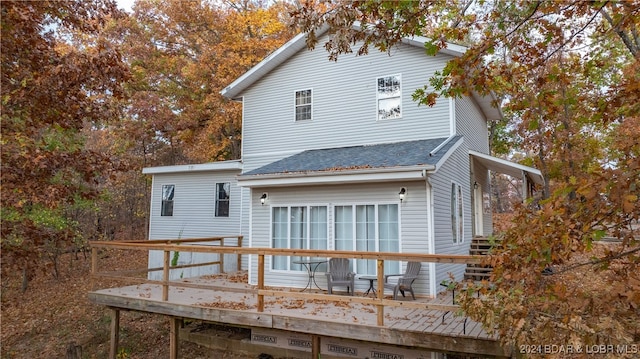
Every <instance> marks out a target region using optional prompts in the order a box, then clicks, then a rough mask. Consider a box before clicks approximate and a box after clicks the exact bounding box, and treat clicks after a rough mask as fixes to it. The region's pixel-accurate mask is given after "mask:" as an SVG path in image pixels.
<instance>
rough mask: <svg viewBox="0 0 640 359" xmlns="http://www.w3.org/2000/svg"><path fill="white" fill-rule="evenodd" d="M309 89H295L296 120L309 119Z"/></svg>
mask: <svg viewBox="0 0 640 359" xmlns="http://www.w3.org/2000/svg"><path fill="white" fill-rule="evenodd" d="M311 99H312V98H311V90H301V91H296V121H304V120H310V119H311Z"/></svg>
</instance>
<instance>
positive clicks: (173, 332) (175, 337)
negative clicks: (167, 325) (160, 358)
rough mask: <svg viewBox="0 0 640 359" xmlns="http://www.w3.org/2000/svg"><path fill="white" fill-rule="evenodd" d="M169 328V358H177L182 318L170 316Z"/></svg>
mask: <svg viewBox="0 0 640 359" xmlns="http://www.w3.org/2000/svg"><path fill="white" fill-rule="evenodd" d="M170 321H171V329H170V331H169V336H170V338H169V358H170V359H178V349H179V340H180V327H182V318H177V317H171V320H170Z"/></svg>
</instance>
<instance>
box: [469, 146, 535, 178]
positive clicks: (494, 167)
mask: <svg viewBox="0 0 640 359" xmlns="http://www.w3.org/2000/svg"><path fill="white" fill-rule="evenodd" d="M469 156H471V157H472V158H473V159H474V160H476V161H478V162H480V163H481V164H482V165H483V166H485V167H486V168H487V169H489V170H491V171H494V172H498V173H504V174H506V175H509V176H512V177H518V178H522V177H523V176H527V178H528V179H530V180H531V181H533V182H534V183H535V184H538V185H544V177H542V172H540V170H538V169H535V168H533V167H529V166H525V165H521V164H519V163H514V162H511V161H507V160H503V159H501V158H498V157H493V156H489V155H486V154H484V153H481V152H476V151H473V150H470V151H469Z"/></svg>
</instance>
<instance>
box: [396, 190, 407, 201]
mask: <svg viewBox="0 0 640 359" xmlns="http://www.w3.org/2000/svg"><path fill="white" fill-rule="evenodd" d="M398 197H400V202H401V203H402V201H404V200H405V198H407V189H406V188H404V187H402V188H400V192H399V193H398Z"/></svg>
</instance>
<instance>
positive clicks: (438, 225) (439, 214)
mask: <svg viewBox="0 0 640 359" xmlns="http://www.w3.org/2000/svg"><path fill="white" fill-rule="evenodd" d="M468 151H469V150H468V148H467V146H466V142H463V143H462V144H461V145H460V146H459V147H458V148H457V149H456V150H455V151H454V152H453V153H452V154H451V156H449V158H448V159H447V161H446V162H445V163H444V164H443V165H442V166H441V167H440V168H439V169H438V171H437V172H436V173H434V174H433V175H431V176H430V177H431V180H430V182H431V185H432V186H433V197H434V232H435V233H434V234H435V254H465V255H467V254H469V243H470V242H471V208H470V206H469V205H468V204H469V203H471V202H470V198H471V197H470V196H471V184H470V183H469V181H470V173H469V154H468ZM452 180H454V181H455V182H456V183H458V184H460V191H461V192H462V203H463V204H464V205H463V207H462V208H463V213H462V217H463V221H462V223H461V224H462V226H463V229H462V232H463V234H462V235H463V237H462V241H461V242H462V243H454V240H453V235H452V227H453V224H452V220H451V188H452ZM465 267H466V266H465V265H464V264H444V263H442V264H441V263H438V264H437V265H436V283H438V284H439V283H441V282H442V281H443V280H447V279H449V273H451V274H453V275H454V277H455V278H456V279H459V280H461V279H462V278H463V276H464V270H465ZM436 289H437V290H443V289H444V288H443V287H441V286H439V285H437V286H436Z"/></svg>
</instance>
